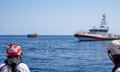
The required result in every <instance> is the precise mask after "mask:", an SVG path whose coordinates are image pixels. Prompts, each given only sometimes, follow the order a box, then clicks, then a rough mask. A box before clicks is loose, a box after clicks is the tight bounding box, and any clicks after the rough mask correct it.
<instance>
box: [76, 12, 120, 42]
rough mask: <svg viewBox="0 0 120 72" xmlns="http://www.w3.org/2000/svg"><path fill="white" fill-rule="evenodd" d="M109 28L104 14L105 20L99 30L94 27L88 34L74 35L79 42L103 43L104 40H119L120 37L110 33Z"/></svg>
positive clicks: (79, 33) (78, 33)
mask: <svg viewBox="0 0 120 72" xmlns="http://www.w3.org/2000/svg"><path fill="white" fill-rule="evenodd" d="M108 31H109V27H108V26H107V23H106V15H105V14H103V19H102V22H101V24H100V26H99V27H98V28H96V27H93V28H91V29H89V30H88V32H77V33H75V34H74V36H75V37H77V38H78V39H79V41H97V40H98V41H101V40H102V41H103V40H117V39H119V37H118V36H117V35H115V34H113V33H108Z"/></svg>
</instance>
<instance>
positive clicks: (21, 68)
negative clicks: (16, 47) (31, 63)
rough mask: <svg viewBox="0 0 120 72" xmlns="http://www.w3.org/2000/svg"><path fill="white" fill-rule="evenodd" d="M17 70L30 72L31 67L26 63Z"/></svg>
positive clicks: (21, 64)
mask: <svg viewBox="0 0 120 72" xmlns="http://www.w3.org/2000/svg"><path fill="white" fill-rule="evenodd" d="M17 68H18V70H20V71H21V72H30V70H29V67H28V66H27V64H25V63H20V64H19V65H18V67H17Z"/></svg>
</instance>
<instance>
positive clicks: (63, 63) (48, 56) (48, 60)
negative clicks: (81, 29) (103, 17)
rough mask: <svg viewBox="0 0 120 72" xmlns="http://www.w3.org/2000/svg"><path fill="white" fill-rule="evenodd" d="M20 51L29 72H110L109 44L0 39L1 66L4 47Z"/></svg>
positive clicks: (68, 38) (54, 38) (50, 38)
mask: <svg viewBox="0 0 120 72" xmlns="http://www.w3.org/2000/svg"><path fill="white" fill-rule="evenodd" d="M11 43H12V44H18V45H20V46H21V47H22V48H23V62H25V63H26V64H27V65H28V66H29V68H30V70H31V72H111V69H112V67H113V64H112V62H111V61H110V60H109V57H108V56H107V51H106V48H107V46H108V44H109V41H90V42H89V41H87V42H78V39H76V38H75V37H73V36H48V35H46V36H39V37H38V38H28V37H27V36H17V35H16V36H15V35H13V36H6V35H4V36H0V63H3V61H4V59H6V47H7V46H8V45H9V44H11Z"/></svg>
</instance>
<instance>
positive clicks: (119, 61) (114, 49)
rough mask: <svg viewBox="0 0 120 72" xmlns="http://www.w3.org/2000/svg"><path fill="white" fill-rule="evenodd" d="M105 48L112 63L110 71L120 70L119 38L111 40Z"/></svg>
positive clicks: (118, 71) (117, 71)
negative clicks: (112, 66)
mask: <svg viewBox="0 0 120 72" xmlns="http://www.w3.org/2000/svg"><path fill="white" fill-rule="evenodd" d="M107 50H108V56H109V58H110V60H111V61H112V62H113V64H114V68H113V69H112V72H120V40H113V41H112V42H111V43H110V45H109V46H108V48H107Z"/></svg>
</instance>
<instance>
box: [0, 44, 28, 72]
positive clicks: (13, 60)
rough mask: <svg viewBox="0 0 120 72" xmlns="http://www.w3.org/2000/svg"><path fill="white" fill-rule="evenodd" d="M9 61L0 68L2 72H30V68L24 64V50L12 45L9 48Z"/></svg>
mask: <svg viewBox="0 0 120 72" xmlns="http://www.w3.org/2000/svg"><path fill="white" fill-rule="evenodd" d="M6 53H7V59H6V60H5V62H4V64H2V65H1V66H0V72H30V70H29V68H28V66H27V65H26V64H25V63H23V62H22V59H21V56H22V48H21V47H20V46H18V45H12V44H10V45H9V46H8V47H7V51H6Z"/></svg>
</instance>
